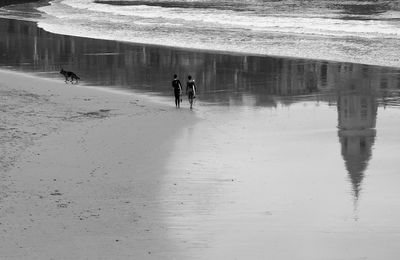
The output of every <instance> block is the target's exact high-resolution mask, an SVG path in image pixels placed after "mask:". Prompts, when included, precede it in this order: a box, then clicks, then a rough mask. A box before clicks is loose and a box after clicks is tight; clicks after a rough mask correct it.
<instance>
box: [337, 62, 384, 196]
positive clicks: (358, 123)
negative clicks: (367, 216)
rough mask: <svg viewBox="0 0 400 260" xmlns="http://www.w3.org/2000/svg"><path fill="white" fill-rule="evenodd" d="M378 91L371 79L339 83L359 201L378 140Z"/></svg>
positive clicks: (342, 128)
mask: <svg viewBox="0 0 400 260" xmlns="http://www.w3.org/2000/svg"><path fill="white" fill-rule="evenodd" d="M342 69H344V70H345V69H346V68H342ZM357 73H360V71H352V74H357ZM361 74H362V72H361ZM355 78H359V77H355ZM376 91H377V89H376V87H375V86H374V85H372V84H371V82H364V81H363V80H359V81H356V80H354V81H347V82H343V83H342V84H341V85H340V86H338V87H337V111H338V129H339V130H338V136H339V141H340V144H341V148H342V149H341V153H342V157H343V160H344V161H345V165H346V169H347V172H348V175H349V179H350V181H351V184H352V190H353V195H354V201H355V203H356V202H357V200H358V198H359V196H360V191H361V185H362V181H363V178H364V172H365V170H366V169H367V167H368V163H369V161H370V159H371V157H372V147H373V145H374V142H375V136H376V130H375V126H376V117H377V108H378V102H377V96H376V94H377V93H376Z"/></svg>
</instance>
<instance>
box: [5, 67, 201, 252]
mask: <svg viewBox="0 0 400 260" xmlns="http://www.w3.org/2000/svg"><path fill="white" fill-rule="evenodd" d="M0 78H1V82H0V89H1V99H2V100H1V103H2V104H1V109H2V117H1V141H2V146H1V180H2V181H1V206H0V211H1V213H0V215H1V217H0V219H1V220H0V227H1V232H0V233H1V235H0V237H1V238H0V239H1V250H0V251H1V254H0V258H1V259H26V258H29V259H87V258H90V259H100V258H101V259H124V258H125V259H126V258H128V257H129V256H135V258H137V259H141V258H143V256H149V255H150V254H154V255H155V258H158V257H160V252H162V251H165V250H171V251H173V248H172V247H170V245H168V240H166V239H165V232H166V230H165V226H163V225H162V224H161V223H160V222H159V220H158V219H159V218H161V217H162V216H160V215H159V214H158V213H157V212H156V210H155V209H154V204H155V203H157V201H155V197H154V196H155V193H157V189H158V187H159V186H160V185H164V184H165V181H162V179H161V178H160V177H161V176H162V175H163V172H164V170H163V167H164V166H163V164H164V160H165V159H166V158H168V154H169V153H170V149H171V145H172V143H173V141H174V139H175V137H176V136H177V135H178V134H179V132H180V131H182V129H184V128H187V127H189V126H190V124H191V123H192V122H193V121H194V120H195V118H194V116H193V114H192V113H190V112H189V111H183V110H182V111H175V110H176V109H175V108H174V107H165V106H163V105H156V104H153V103H150V102H147V101H146V98H143V97H137V96H134V95H132V94H130V95H128V94H115V93H110V92H103V91H98V90H93V89H88V88H82V87H79V86H72V85H69V84H68V85H67V84H65V83H64V82H62V81H61V80H60V81H52V80H44V79H38V78H35V77H32V76H29V75H22V74H17V73H13V72H5V71H0ZM161 182H163V183H164V184H161ZM168 185H170V188H171V192H174V188H175V186H174V183H169V184H168ZM158 203H161V202H160V201H158ZM176 203H179V202H176ZM132 234H135V235H134V236H132ZM163 234H164V235H163ZM161 238H163V239H161ZM157 254H158V257H157Z"/></svg>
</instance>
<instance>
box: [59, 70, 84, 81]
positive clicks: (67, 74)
mask: <svg viewBox="0 0 400 260" xmlns="http://www.w3.org/2000/svg"><path fill="white" fill-rule="evenodd" d="M60 74H62V75H64V77H65V83H67V82H68V78H71V80H70V81H71V83H73V80H75V83H78V80H79V79H81V78H80V77H78V76H77V75H76V74H75V73H73V72H72V71H66V70H64V69H61V71H60Z"/></svg>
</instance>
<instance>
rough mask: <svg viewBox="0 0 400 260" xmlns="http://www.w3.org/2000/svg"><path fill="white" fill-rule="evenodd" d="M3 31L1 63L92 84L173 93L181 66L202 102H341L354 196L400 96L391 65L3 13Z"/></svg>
mask: <svg viewBox="0 0 400 260" xmlns="http://www.w3.org/2000/svg"><path fill="white" fill-rule="evenodd" d="M0 34H1V35H2V37H1V38H0V54H1V55H0V66H12V67H13V68H14V69H17V70H23V71H34V72H44V73H47V75H48V76H51V77H60V80H61V76H60V75H59V74H58V71H59V70H60V68H61V67H64V68H65V69H67V70H73V71H75V72H77V73H78V74H79V76H81V78H82V79H83V82H86V83H87V84H94V85H104V86H109V87H113V86H116V87H124V88H132V89H134V90H136V91H152V92H157V93H160V94H163V95H170V94H171V87H170V81H171V75H173V74H174V73H177V74H178V75H180V76H181V80H183V81H184V78H185V77H186V75H188V74H192V75H193V76H194V77H195V79H196V81H197V83H198V85H199V93H200V95H199V98H200V99H201V101H204V102H210V103H216V104H220V105H221V104H223V105H252V106H260V107H275V106H277V105H278V104H280V105H290V104H292V103H295V102H299V101H305V100H306V101H323V102H328V103H329V104H337V107H338V108H337V109H338V128H339V134H338V135H339V141H340V144H341V146H342V157H343V159H344V161H345V165H346V168H347V171H348V174H349V178H350V180H351V183H352V186H353V192H354V197H355V199H356V200H357V198H358V197H359V195H360V191H361V185H362V181H363V178H364V172H365V170H366V168H367V165H368V162H369V160H370V159H371V156H372V147H373V145H374V140H375V136H376V131H375V124H376V123H375V122H376V117H377V107H378V100H381V99H383V100H388V99H390V100H391V102H392V105H393V100H395V101H396V100H397V102H395V104H396V105H398V100H399V98H398V93H399V91H398V90H399V89H400V73H399V71H398V70H396V69H391V68H383V67H373V66H365V65H360V64H348V63H337V62H325V61H310V60H301V59H288V58H272V57H257V56H246V55H228V54H218V53H210V52H200V51H189V50H179V49H172V48H163V47H154V46H145V45H134V44H129V43H121V42H114V41H105V40H95V39H87V38H80V37H71V36H64V35H56V34H52V33H48V32H45V31H43V30H41V29H40V28H37V26H36V24H35V23H32V22H23V21H16V20H10V19H0ZM391 90H396V91H394V92H393V91H391ZM391 93H395V94H391ZM396 93H397V94H396ZM391 95H397V96H391Z"/></svg>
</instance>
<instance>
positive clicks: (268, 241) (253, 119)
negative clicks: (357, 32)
mask: <svg viewBox="0 0 400 260" xmlns="http://www.w3.org/2000/svg"><path fill="white" fill-rule="evenodd" d="M0 33H1V34H2V35H6V37H1V38H0V53H1V56H0V65H1V66H3V67H5V66H7V67H8V68H11V69H16V70H22V71H30V72H36V73H43V75H44V76H47V77H61V76H60V75H59V74H58V71H59V69H60V67H64V68H65V69H68V70H73V71H75V72H77V73H78V74H79V75H80V76H81V78H82V83H81V84H94V85H101V86H107V87H115V88H125V89H133V90H134V91H139V92H145V93H149V94H154V93H156V94H157V95H159V96H162V97H163V99H164V100H167V97H168V98H169V96H171V99H170V102H171V106H173V98H172V93H171V88H170V85H169V84H170V80H171V75H172V74H173V73H178V74H179V75H181V80H182V81H184V78H185V77H186V75H187V74H192V75H193V76H194V77H195V79H196V81H197V83H198V85H199V96H198V100H197V101H196V104H195V111H194V114H196V115H197V116H198V117H199V118H200V120H199V122H198V123H196V124H194V125H192V126H191V127H189V128H184V129H182V131H181V132H180V133H177V135H178V136H179V138H177V139H176V140H175V143H174V146H173V147H171V149H170V152H169V154H166V156H167V158H168V160H167V163H166V164H165V171H164V175H162V176H160V177H161V178H163V179H162V180H160V183H161V185H160V188H159V189H155V190H154V191H152V192H154V194H152V196H151V197H153V196H154V200H155V201H157V202H160V201H161V202H163V203H158V204H157V205H158V206H157V207H159V208H157V209H156V211H155V212H159V213H160V216H162V218H163V219H162V220H161V221H160V222H161V223H162V224H160V225H162V226H163V227H165V230H166V235H165V236H166V237H165V239H166V240H170V241H171V244H173V248H174V249H173V250H174V251H175V252H178V253H177V255H178V256H179V257H181V258H182V259H189V258H190V259H192V258H193V259H235V258H237V259H397V258H398V256H399V255H400V249H399V248H398V244H399V242H400V224H399V223H398V219H399V217H400V203H399V202H400V201H399V197H400V189H399V188H398V187H399V185H400V173H399V169H400V160H399V158H400V157H399V155H398V151H399V150H400V135H399V133H400V109H399V104H400V102H399V98H400V72H399V70H398V69H395V68H384V67H371V66H364V65H357V64H347V63H330V62H324V61H306V60H295V59H283V58H267V57H255V56H239V55H228V54H215V53H205V52H196V51H185V50H173V49H168V48H156V47H151V46H138V45H130V44H124V43H116V42H111V41H99V40H91V39H84V38H77V37H68V36H60V35H54V34H50V33H46V32H44V31H42V30H39V29H37V28H36V27H35V25H34V24H32V23H28V22H18V21H12V20H5V19H2V20H0ZM60 80H62V79H61V78H60ZM78 86H79V85H78ZM168 101H169V100H168ZM187 107H188V105H187V101H186V100H184V103H183V108H182V109H187ZM171 183H174V185H170V184H171ZM163 184H168V185H163Z"/></svg>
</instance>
